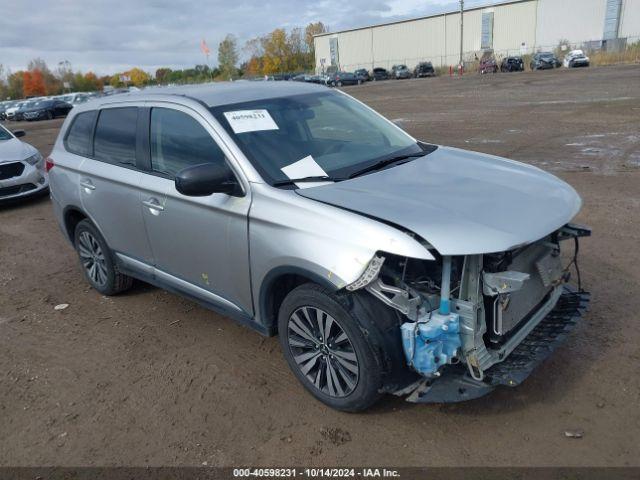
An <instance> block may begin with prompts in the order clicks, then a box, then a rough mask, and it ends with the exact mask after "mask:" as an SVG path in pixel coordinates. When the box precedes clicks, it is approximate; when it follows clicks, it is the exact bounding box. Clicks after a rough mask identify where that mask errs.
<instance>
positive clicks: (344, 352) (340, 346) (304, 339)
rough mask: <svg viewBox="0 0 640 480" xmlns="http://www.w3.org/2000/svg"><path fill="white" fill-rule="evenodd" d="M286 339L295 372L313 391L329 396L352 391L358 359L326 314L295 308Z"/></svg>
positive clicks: (346, 393)
mask: <svg viewBox="0 0 640 480" xmlns="http://www.w3.org/2000/svg"><path fill="white" fill-rule="evenodd" d="M287 340H288V343H289V349H290V350H291V353H292V355H293V358H294V360H295V362H296V365H297V367H298V369H299V370H300V372H302V374H303V375H305V376H306V377H307V379H308V380H309V381H310V382H311V383H312V384H313V385H314V386H315V388H317V389H318V390H320V391H321V392H323V393H325V394H327V395H329V396H331V397H346V396H348V395H349V394H350V393H351V392H353V391H354V390H355V388H356V386H357V384H358V377H359V373H360V365H359V363H358V357H357V356H356V352H355V349H354V348H353V344H352V343H351V340H350V339H349V337H348V336H347V334H346V332H345V331H344V329H343V328H342V327H341V326H340V324H339V323H338V321H337V320H336V319H335V318H333V317H332V316H331V315H329V314H328V313H327V312H325V311H323V310H321V309H319V308H316V307H310V306H309V307H300V308H298V309H297V310H296V311H294V312H293V314H291V316H290V317H289V322H288V331H287Z"/></svg>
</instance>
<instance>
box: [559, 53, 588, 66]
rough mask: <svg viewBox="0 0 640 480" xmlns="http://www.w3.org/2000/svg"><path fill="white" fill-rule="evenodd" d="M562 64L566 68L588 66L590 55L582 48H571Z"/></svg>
mask: <svg viewBox="0 0 640 480" xmlns="http://www.w3.org/2000/svg"><path fill="white" fill-rule="evenodd" d="M562 65H563V66H564V67H565V68H574V67H588V66H589V57H587V56H586V55H585V54H584V52H583V51H582V50H571V51H570V52H569V53H567V55H565V57H564V60H563V61H562Z"/></svg>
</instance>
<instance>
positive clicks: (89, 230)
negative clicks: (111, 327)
mask: <svg viewBox="0 0 640 480" xmlns="http://www.w3.org/2000/svg"><path fill="white" fill-rule="evenodd" d="M87 235H88V237H90V238H91V239H93V240H94V241H95V243H96V244H97V247H98V248H99V252H101V253H102V258H103V260H98V259H97V257H95V256H94V258H93V259H91V260H89V261H87V260H86V258H87V257H86V252H85V251H84V250H86V248H84V247H83V245H86V241H87V238H88V237H87ZM73 240H74V246H75V248H76V252H77V253H78V257H79V259H80V267H81V268H82V272H83V273H84V276H85V278H86V279H87V281H88V282H89V284H90V285H91V286H92V287H93V288H94V289H95V290H97V291H98V292H100V293H101V294H102V295H116V294H118V293H120V292H124V291H125V290H128V289H129V288H131V285H132V284H133V278H131V277H129V276H127V275H124V274H123V273H120V272H118V269H117V266H116V264H115V261H114V257H113V253H112V252H111V250H110V249H109V246H108V245H107V242H105V240H104V238H102V235H101V234H100V232H99V231H98V229H97V228H96V227H95V226H94V225H93V223H91V222H90V221H89V220H82V221H81V222H79V223H78V225H77V226H76V229H75V232H74V238H73ZM91 243H93V242H91ZM83 248H84V250H83ZM91 253H93V254H95V253H96V251H94V252H91ZM96 262H100V265H101V267H103V268H104V272H103V273H104V275H103V276H101V275H98V279H96V278H95V277H94V278H92V275H91V273H90V272H91V269H90V267H88V266H87V264H88V263H96ZM96 268H97V267H96ZM101 279H104V280H103V281H99V280H101Z"/></svg>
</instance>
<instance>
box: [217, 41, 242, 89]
mask: <svg viewBox="0 0 640 480" xmlns="http://www.w3.org/2000/svg"><path fill="white" fill-rule="evenodd" d="M237 63H238V45H237V41H236V37H234V36H233V35H231V34H227V36H226V37H224V40H222V41H221V42H220V44H219V45H218V66H219V68H220V75H221V76H222V77H224V79H225V80H228V79H232V78H233V77H234V76H236V75H237V70H236V65H237Z"/></svg>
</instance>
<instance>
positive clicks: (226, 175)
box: [175, 163, 243, 197]
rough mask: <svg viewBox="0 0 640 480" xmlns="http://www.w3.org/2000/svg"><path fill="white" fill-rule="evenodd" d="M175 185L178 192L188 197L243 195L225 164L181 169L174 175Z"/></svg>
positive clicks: (208, 164)
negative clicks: (223, 194) (220, 194)
mask: <svg viewBox="0 0 640 480" xmlns="http://www.w3.org/2000/svg"><path fill="white" fill-rule="evenodd" d="M175 184H176V190H177V191H178V192H180V193H181V194H183V195H187V196H189V197H206V196H208V195H211V194H213V193H225V194H227V195H231V196H234V197H240V196H242V195H243V192H242V188H241V187H240V184H239V183H238V180H237V179H236V177H235V175H234V174H233V172H232V171H231V169H230V168H229V167H228V166H227V165H226V164H222V165H217V164H213V163H203V164H201V165H194V166H193V167H187V168H183V169H182V170H180V171H179V172H178V173H176V178H175Z"/></svg>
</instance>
